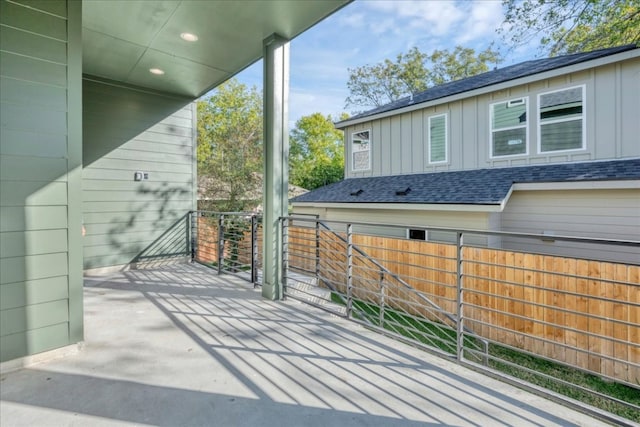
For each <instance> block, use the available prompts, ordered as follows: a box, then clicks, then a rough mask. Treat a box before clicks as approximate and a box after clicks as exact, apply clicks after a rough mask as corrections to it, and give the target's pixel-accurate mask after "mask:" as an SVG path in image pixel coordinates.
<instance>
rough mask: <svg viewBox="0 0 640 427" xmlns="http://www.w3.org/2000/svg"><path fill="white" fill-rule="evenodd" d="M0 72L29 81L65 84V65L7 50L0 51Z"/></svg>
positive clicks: (63, 85) (61, 85)
mask: <svg viewBox="0 0 640 427" xmlns="http://www.w3.org/2000/svg"><path fill="white" fill-rule="evenodd" d="M0 74H1V75H3V76H5V77H13V78H16V79H22V80H27V81H31V82H37V83H46V84H50V85H55V86H60V87H66V86H67V67H66V66H64V65H61V64H54V63H53V62H46V61H40V60H38V59H34V58H27V57H24V56H19V55H15V54H13V53H9V52H0Z"/></svg>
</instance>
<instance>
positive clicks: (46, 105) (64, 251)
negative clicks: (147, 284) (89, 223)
mask: <svg viewBox="0 0 640 427" xmlns="http://www.w3.org/2000/svg"><path fill="white" fill-rule="evenodd" d="M81 15H82V4H81V3H80V2H69V3H68V4H67V2H66V1H54V0H52V1H46V2H44V1H41V2H24V4H23V3H22V2H7V1H4V0H3V1H0V85H1V90H0V119H1V123H0V361H2V362H4V361H8V360H12V359H16V358H19V357H22V356H26V355H31V354H35V353H39V352H43V351H46V350H50V349H54V348H58V347H64V346H66V345H69V344H73V343H76V342H79V341H81V340H82V339H83V321H82V316H83V313H82V252H81V251H82V243H81V197H82V194H81V168H82V158H81V157H82V155H81V153H82V124H81V122H80V120H81V119H80V117H81V109H82V104H81V101H82V93H81V78H82V74H81V73H82V48H81V42H82V40H81Z"/></svg>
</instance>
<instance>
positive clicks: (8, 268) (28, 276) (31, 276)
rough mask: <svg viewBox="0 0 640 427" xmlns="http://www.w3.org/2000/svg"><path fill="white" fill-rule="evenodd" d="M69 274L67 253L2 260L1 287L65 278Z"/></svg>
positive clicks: (0, 271)
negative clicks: (30, 281) (37, 280)
mask: <svg viewBox="0 0 640 427" xmlns="http://www.w3.org/2000/svg"><path fill="white" fill-rule="evenodd" d="M67 273H68V270H67V254H66V253H56V254H46V255H31V256H24V257H13V258H0V285H3V284H6V283H15V282H26V281H29V280H36V279H44V278H46V277H54V276H64V275H66V274H67Z"/></svg>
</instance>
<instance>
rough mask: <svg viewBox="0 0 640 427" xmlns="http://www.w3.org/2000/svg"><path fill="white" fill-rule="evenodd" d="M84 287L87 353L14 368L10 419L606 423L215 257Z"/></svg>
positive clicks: (7, 384) (6, 392) (6, 390)
mask: <svg viewBox="0 0 640 427" xmlns="http://www.w3.org/2000/svg"><path fill="white" fill-rule="evenodd" d="M85 291H86V292H87V298H86V299H87V304H86V306H87V316H88V317H94V316H95V317H98V316H103V317H104V319H103V320H102V322H101V323H99V324H96V325H95V326H91V325H90V322H89V318H88V319H87V323H88V331H89V333H91V332H92V329H94V328H95V327H96V326H99V327H100V328H105V327H106V329H105V330H102V329H98V330H96V334H98V332H99V335H100V336H98V337H96V338H95V339H92V338H91V337H89V338H88V340H87V348H86V349H85V351H83V353H81V354H80V355H79V356H80V357H79V358H78V359H77V360H70V359H71V358H67V359H64V360H62V361H61V362H59V364H55V363H51V364H48V365H47V366H43V367H40V368H38V369H27V370H23V371H20V372H18V373H15V374H12V375H10V376H8V377H7V378H5V381H4V382H3V388H2V400H3V404H4V405H5V406H7V405H6V402H9V403H11V405H9V407H7V408H4V409H6V410H3V411H2V421H3V425H5V424H4V422H5V420H6V421H10V420H11V418H9V416H10V415H11V414H14V415H15V414H20V413H21V412H20V409H21V408H24V407H26V408H29V411H30V413H32V414H33V413H34V412H33V411H35V413H38V411H39V410H40V411H41V410H43V408H44V409H53V410H55V411H56V414H59V413H60V411H63V412H62V413H63V414H64V413H66V414H67V416H70V415H69V414H80V416H93V417H102V418H105V419H110V420H120V421H127V422H132V423H145V424H156V425H225V426H235V425H238V426H250V425H277V424H283V425H305V426H315V425H317V426H325V425H340V426H355V425H373V426H375V425H380V426H382V425H384V426H409V425H456V426H457V425H470V426H471V425H476V426H478V425H519V426H524V425H529V426H549V425H575V424H583V423H588V424H591V425H598V424H599V423H598V422H597V420H594V419H591V418H589V417H587V416H585V415H582V414H578V413H576V412H573V411H571V410H570V409H567V408H564V407H561V406H559V405H557V404H555V403H552V402H549V401H546V400H544V399H542V398H539V397H537V396H533V395H531V394H528V393H526V392H524V391H522V390H518V389H515V388H513V387H511V386H508V385H506V384H503V383H500V382H498V381H495V380H492V379H490V378H488V377H485V376H483V375H481V374H478V373H475V372H472V371H469V370H467V369H465V368H462V367H460V366H458V365H454V364H451V363H449V362H447V361H445V360H442V359H438V358H436V357H434V356H431V355H429V354H427V353H424V352H421V351H420V350H418V349H415V348H412V347H409V346H406V345H404V344H401V343H398V342H395V341H393V340H391V339H389V338H387V337H383V336H381V335H378V334H376V333H374V332H371V331H368V330H364V329H362V328H360V327H359V326H357V325H355V324H353V323H350V322H347V321H345V320H344V319H339V318H336V317H334V316H331V315H330V314H328V313H325V312H322V311H318V310H316V309H314V308H311V307H308V306H306V305H303V304H300V303H296V302H288V301H287V302H272V301H267V300H263V299H261V297H260V294H259V293H258V292H256V291H254V290H253V288H252V286H251V285H250V284H249V283H246V282H243V281H242V280H241V279H237V278H233V277H229V276H217V275H215V274H214V273H213V271H212V270H210V269H207V268H206V267H203V266H198V265H184V264H183V265H177V266H172V267H165V268H161V269H153V270H134V271H128V272H125V273H121V274H119V275H117V276H114V277H111V278H109V279H108V280H104V279H96V280H93V279H92V280H90V281H88V283H87V288H86V289H85ZM123 316H128V317H126V318H123ZM45 412H46V411H45ZM7 414H9V415H7ZM5 417H7V418H5ZM585 420H586V421H585ZM10 424H11V422H9V424H7V425H10Z"/></svg>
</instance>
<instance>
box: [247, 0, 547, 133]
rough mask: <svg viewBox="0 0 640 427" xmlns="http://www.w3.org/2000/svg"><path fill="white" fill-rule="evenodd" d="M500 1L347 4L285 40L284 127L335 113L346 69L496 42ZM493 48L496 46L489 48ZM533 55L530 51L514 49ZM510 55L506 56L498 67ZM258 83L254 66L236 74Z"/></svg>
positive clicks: (259, 78)
mask: <svg viewBox="0 0 640 427" xmlns="http://www.w3.org/2000/svg"><path fill="white" fill-rule="evenodd" d="M503 18H504V15H503V9H502V4H501V0H475V1H466V0H465V1H453V0H451V1H449V0H439V1H434V0H432V1H428V0H396V1H381V0H377V1H371V0H369V1H367V0H364V1H355V2H353V3H351V4H349V5H347V6H345V7H344V8H342V9H341V10H339V11H338V12H337V13H335V14H334V15H332V16H330V17H328V18H327V19H325V20H324V21H322V22H320V23H318V24H317V25H316V26H314V27H313V28H311V29H309V30H308V31H306V32H305V33H303V34H301V35H300V36H299V37H297V38H296V39H294V40H292V42H291V61H290V62H291V73H290V75H291V82H290V86H291V93H290V97H289V102H290V108H289V116H290V123H291V124H293V123H295V121H296V120H298V119H299V118H300V117H302V116H303V115H308V114H311V113H314V112H320V113H323V114H325V115H326V114H331V115H332V116H337V115H339V113H340V112H342V111H344V102H345V99H346V97H347V96H348V91H347V86H346V84H347V79H348V77H349V74H348V68H355V67H358V66H362V65H366V64H369V65H373V64H376V63H378V62H381V61H383V60H384V59H386V58H395V57H396V56H397V55H398V54H400V53H404V52H407V51H408V50H409V49H411V48H412V47H414V46H417V47H419V48H420V50H422V51H423V52H426V53H430V52H432V51H433V50H434V49H453V48H454V47H455V46H456V45H463V46H465V47H471V48H474V49H476V51H478V50H484V49H486V48H487V47H488V46H489V45H490V44H491V43H492V42H499V36H498V35H497V34H496V29H497V28H498V27H499V26H500V24H501V23H502V21H503ZM497 46H498V47H499V43H497ZM514 54H515V55H517V56H518V57H517V62H520V61H524V60H526V59H530V58H532V57H534V55H535V54H536V50H535V48H534V46H531V48H530V49H528V50H526V51H517V52H514ZM513 62H514V58H506V60H505V65H508V64H512V63H513ZM238 79H239V80H240V81H242V82H245V83H247V84H249V85H257V86H259V87H260V86H261V83H262V66H261V65H260V64H257V65H254V66H252V67H249V68H248V69H247V70H245V71H243V72H242V73H240V74H239V75H238Z"/></svg>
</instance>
